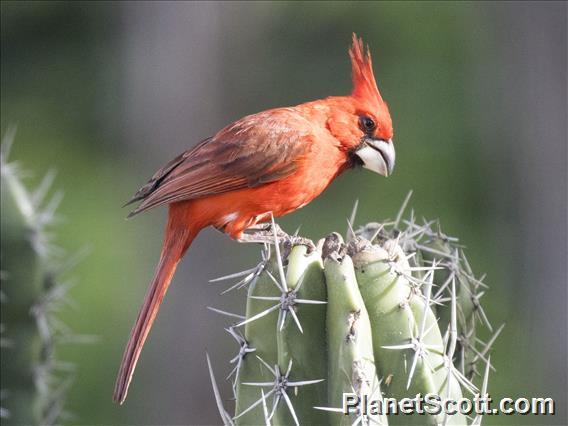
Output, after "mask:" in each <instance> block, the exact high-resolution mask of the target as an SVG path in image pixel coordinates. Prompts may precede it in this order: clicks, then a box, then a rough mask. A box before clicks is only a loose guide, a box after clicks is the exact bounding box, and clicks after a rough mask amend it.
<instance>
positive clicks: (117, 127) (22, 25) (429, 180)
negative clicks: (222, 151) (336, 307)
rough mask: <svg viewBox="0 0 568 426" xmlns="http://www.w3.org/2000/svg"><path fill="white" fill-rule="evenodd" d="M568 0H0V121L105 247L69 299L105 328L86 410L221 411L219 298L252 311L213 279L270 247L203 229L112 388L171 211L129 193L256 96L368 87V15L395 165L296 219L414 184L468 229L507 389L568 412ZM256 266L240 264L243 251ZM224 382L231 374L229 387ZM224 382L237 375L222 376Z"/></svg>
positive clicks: (420, 201)
mask: <svg viewBox="0 0 568 426" xmlns="http://www.w3.org/2000/svg"><path fill="white" fill-rule="evenodd" d="M566 9H567V7H566V3H564V2H559V3H546V2H535V3H530V2H522V3H513V2H507V3H466V2H459V3H449V2H440V3H437V2H418V3H413V2H404V3H397V2H390V3H356V2H353V3H351V2H350V3H342V2H333V3H326V2H315V3H296V2H294V3H292V2H290V3H288V2H283V3H238V2H230V3H214V2H202V3H200V2H195V3H182V2H155V3H153V2H124V3H114V2H108V3H107V2H93V3H88V2H11V1H2V3H1V91H2V96H1V104H0V106H1V110H2V114H1V131H2V134H3V133H4V132H5V131H6V129H7V128H8V127H9V126H10V125H14V124H16V125H17V128H18V130H17V136H16V141H15V144H14V146H13V149H12V154H11V158H12V159H13V160H18V161H20V162H21V163H22V164H23V165H24V166H25V167H26V168H27V169H28V170H31V171H33V172H34V173H33V175H32V176H30V177H29V178H28V179H27V183H28V185H30V186H33V185H34V184H36V183H37V182H38V181H39V180H40V178H41V177H42V175H43V174H44V173H45V172H46V171H47V170H49V169H55V170H57V172H58V177H57V179H56V187H58V188H62V189H63V190H64V192H65V198H64V200H63V202H62V205H61V208H60V214H61V217H62V218H63V221H62V223H60V224H59V225H58V226H57V228H56V229H57V233H58V243H59V245H60V246H62V247H63V248H65V249H66V250H67V251H68V252H69V253H73V252H76V251H78V250H80V249H82V248H84V247H88V248H90V250H91V251H90V255H89V256H88V257H87V258H86V259H85V260H84V261H83V262H81V263H80V264H79V265H78V266H77V267H76V268H75V269H74V271H73V273H72V276H73V277H75V278H76V280H77V281H78V284H77V285H76V286H75V287H74V288H73V290H72V292H71V294H72V297H73V299H74V300H75V301H76V304H77V307H76V308H69V309H67V310H66V311H64V312H63V313H62V314H61V317H62V319H63V320H64V321H65V322H66V323H67V324H69V325H70V326H71V327H72V328H73V329H74V330H75V331H76V332H77V333H80V334H89V335H97V336H99V341H98V343H95V344H90V345H68V346H64V347H60V348H59V355H60V358H62V359H64V360H66V361H71V362H74V363H75V364H76V365H77V369H76V373H75V379H74V384H73V386H72V388H71V390H70V393H69V397H68V404H67V409H68V411H69V412H71V413H72V415H73V418H72V420H71V421H70V423H73V424H217V423H219V418H218V415H217V413H216V408H215V404H214V398H213V395H212V392H211V388H210V384H209V379H208V375H207V371H206V363H205V351H206V350H207V351H209V353H210V354H211V356H212V359H213V362H214V364H215V368H216V370H217V376H218V378H220V377H222V376H223V373H224V372H228V371H229V367H228V366H227V360H228V359H229V358H231V357H232V354H233V352H234V351H235V350H236V347H235V346H234V345H233V343H232V342H231V341H230V338H229V337H228V336H227V335H226V333H225V332H224V331H223V329H222V327H223V325H225V324H226V320H225V319H223V318H219V317H218V316H216V315H215V314H212V313H211V312H209V311H207V310H206V306H208V305H212V306H217V307H223V308H226V309H228V310H233V311H239V310H242V306H243V303H242V302H243V300H242V299H243V297H241V295H238V294H231V295H230V296H224V297H223V298H221V297H220V296H218V293H219V291H220V289H221V288H220V287H219V285H210V284H208V283H207V280H208V279H210V278H214V277H216V276H219V275H224V274H226V273H230V272H234V271H236V270H241V269H244V268H246V267H249V266H252V265H253V264H254V263H255V262H256V259H257V256H258V249H257V248H256V247H252V246H242V245H238V244H237V243H235V242H233V241H230V240H229V239H228V238H226V237H225V236H223V235H221V234H219V233H217V232H214V231H211V230H207V231H205V232H203V233H202V234H201V235H200V236H199V238H198V239H197V240H196V242H195V243H194V245H193V246H192V248H191V249H190V251H189V254H188V256H186V258H185V259H184V261H183V262H182V263H181V265H180V267H179V269H178V273H177V275H176V277H175V279H174V283H173V285H172V288H171V289H170V291H169V294H168V296H167V297H166V299H165V303H164V306H163V307H162V310H161V313H160V315H159V318H158V320H157V322H156V325H155V326H154V329H153V332H152V333H151V335H150V338H149V340H148V342H147V344H146V347H145V350H144V352H143V355H142V358H141V362H140V363H139V365H138V370H137V373H136V375H135V378H134V381H133V385H132V387H131V391H130V394H129V399H128V401H127V403H126V404H125V405H124V406H123V407H118V406H116V405H114V404H113V403H112V402H111V395H112V389H113V382H114V378H115V374H116V371H117V368H118V364H119V362H120V359H121V355H122V350H123V345H124V344H125V342H126V339H127V337H128V333H129V331H130V328H131V326H132V323H133V321H134V319H135V316H136V313H137V311H138V308H139V305H140V303H141V301H142V297H143V294H144V292H145V290H146V285H147V284H148V282H149V279H150V277H151V274H152V271H153V268H154V264H155V262H156V261H157V257H158V254H159V250H160V244H161V235H162V227H163V224H164V219H165V209H157V210H155V211H152V212H150V213H148V214H145V215H143V216H140V217H137V218H136V219H135V220H130V221H125V220H124V217H125V216H126V214H127V210H122V209H120V206H121V205H122V204H123V202H124V201H126V200H127V199H129V197H130V196H131V195H132V194H133V192H134V191H135V190H136V189H137V188H138V187H139V186H140V185H141V184H143V183H144V182H145V181H146V180H147V178H148V177H149V176H150V175H152V174H153V172H154V171H155V170H156V169H157V168H158V167H160V166H161V165H163V164H164V163H165V162H167V161H168V160H170V159H171V158H172V157H173V156H175V155H177V154H178V153H180V152H181V151H183V150H185V149H187V148H188V147H190V146H191V145H193V144H195V143H197V142H198V141H200V140H201V139H203V138H205V137H207V136H209V135H211V134H212V133H214V132H215V131H216V130H218V129H220V128H221V127H222V126H224V125H225V124H227V123H229V122H231V121H232V120H234V119H237V118H239V117H241V116H243V115H245V114H249V113H253V112H256V111H259V110H262V109H267V108H271V107H276V106H283V105H290V104H296V103H301V102H304V101H307V100H312V99H316V98H322V97H325V96H328V95H341V94H346V93H348V92H349V91H350V76H349V72H350V66H349V62H348V57H347V54H346V53H347V48H348V46H349V43H350V37H351V33H352V32H353V31H355V32H357V34H359V35H360V36H362V37H363V38H364V39H365V41H366V42H368V43H369V44H370V46H371V51H372V53H373V57H374V65H375V74H376V76H377V80H378V84H379V87H380V89H381V92H382V95H383V97H384V98H385V99H386V100H387V102H388V103H389V106H390V109H391V114H392V117H393V121H394V126H395V145H396V149H397V168H396V170H395V174H394V175H393V176H392V177H390V178H389V179H387V180H385V179H383V178H381V177H378V176H376V175H374V174H371V173H369V172H365V171H356V172H351V173H348V174H346V175H344V176H342V177H340V178H339V179H338V181H337V182H335V183H334V185H332V187H331V188H329V189H328V190H327V191H326V192H325V193H324V194H323V195H322V196H321V197H319V198H318V199H317V200H315V201H314V202H312V203H311V204H310V205H309V206H306V207H305V208H304V209H302V210H301V211H299V212H297V213H294V214H292V215H290V216H287V217H285V218H283V219H281V221H280V223H281V225H282V226H283V227H284V228H285V229H287V230H289V231H293V230H294V229H295V228H296V227H297V226H299V225H302V233H304V234H305V235H307V236H309V237H312V238H318V237H321V236H323V235H325V234H327V233H329V232H331V231H333V230H339V231H343V230H344V229H345V227H346V217H347V216H348V215H349V213H350V211H351V207H352V205H353V202H354V201H355V199H357V198H358V199H359V200H360V209H359V216H358V220H357V224H362V223H364V222H366V221H369V220H378V219H385V218H388V217H393V215H394V214H395V213H396V211H397V208H398V206H399V205H400V203H401V202H402V200H403V199H404V196H405V195H406V193H407V192H408V191H409V190H410V189H413V190H414V196H413V198H412V201H411V205H412V206H413V207H414V209H415V210H416V212H417V213H418V214H419V216H425V217H427V218H440V220H441V222H442V224H443V226H444V230H445V231H446V232H447V233H449V234H450V235H455V236H459V237H460V239H461V241H462V242H463V243H464V244H465V245H466V246H467V247H468V249H467V254H468V255H469V257H470V259H471V262H472V266H473V268H474V270H475V271H476V272H477V274H478V275H481V274H482V273H483V272H486V273H487V275H488V278H487V282H488V283H489V284H490V286H491V290H490V291H489V293H488V294H487V295H486V296H485V297H484V301H485V304H486V306H487V311H488V315H489V316H490V318H491V319H492V321H493V323H494V324H500V323H503V322H505V323H506V324H507V325H506V328H505V330H504V332H503V334H502V335H501V337H500V338H499V339H498V341H497V343H496V345H495V350H494V353H493V356H492V361H493V363H494V365H495V366H496V368H497V370H498V371H497V372H496V373H495V374H493V375H492V376H491V379H490V393H491V395H492V396H493V398H494V399H496V398H501V397H503V396H511V397H517V396H524V397H533V396H542V397H549V396H550V397H553V398H555V399H556V402H557V409H558V413H557V415H556V416H552V417H551V416H549V417H542V416H540V417H535V416H532V417H527V416H496V417H488V418H486V419H485V420H484V422H485V423H486V424H514V425H521V424H527V425H528V424H537V423H538V424H558V425H561V424H567V422H568V420H567V417H566V401H567V393H566V387H567V365H566V363H567V354H566V336H567V332H566V329H567V328H566V327H567V317H566V313H567V276H566V259H567V253H566V193H567V192H566V191H567V188H566V144H567V143H566V140H567V139H566V113H567V111H566V48H567V43H566V35H567V34H566ZM239 268H240V269H239ZM227 390H228V387H226V388H225V391H227ZM225 395H228V392H225Z"/></svg>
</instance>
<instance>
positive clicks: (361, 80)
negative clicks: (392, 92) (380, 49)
mask: <svg viewBox="0 0 568 426" xmlns="http://www.w3.org/2000/svg"><path fill="white" fill-rule="evenodd" d="M349 57H350V58H351V74H352V77H353V91H352V92H351V96H353V97H354V98H358V99H362V100H367V101H370V100H372V101H376V102H377V103H378V104H383V103H384V102H383V98H382V97H381V94H380V93H379V89H378V87H377V83H376V82H375V76H374V75H373V63H372V61H371V53H370V52H369V46H367V49H366V51H365V49H364V46H363V40H362V39H360V38H358V37H357V35H356V34H355V33H353V45H352V46H351V48H350V49H349Z"/></svg>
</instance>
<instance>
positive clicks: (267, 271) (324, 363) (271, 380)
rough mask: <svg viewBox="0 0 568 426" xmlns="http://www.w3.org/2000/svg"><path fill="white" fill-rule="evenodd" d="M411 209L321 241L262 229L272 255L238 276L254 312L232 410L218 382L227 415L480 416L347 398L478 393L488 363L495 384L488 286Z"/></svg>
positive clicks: (250, 420)
mask: <svg viewBox="0 0 568 426" xmlns="http://www.w3.org/2000/svg"><path fill="white" fill-rule="evenodd" d="M405 204H406V202H405ZM403 209H404V207H403ZM403 209H401V212H400V213H399V215H398V217H397V219H396V221H394V222H388V223H385V224H378V223H371V224H368V225H365V226H364V227H361V228H360V229H358V230H357V231H356V232H353V231H352V232H350V233H349V238H350V241H348V242H347V243H344V242H343V240H342V238H341V236H340V235H339V234H335V233H334V234H331V235H330V236H328V237H327V238H326V239H325V240H320V241H319V242H318V244H317V247H314V245H313V243H311V241H309V240H306V239H304V238H299V237H295V236H287V235H286V234H284V235H282V234H283V233H282V231H279V230H277V227H276V225H274V224H273V228H272V230H273V232H274V239H275V240H276V235H278V236H279V237H278V239H277V242H275V243H273V244H272V245H270V244H267V238H266V237H265V236H264V237H262V238H260V237H259V239H258V241H259V242H260V241H262V242H264V243H265V249H264V250H265V252H264V253H265V254H264V260H263V262H261V264H260V265H259V266H258V267H257V268H256V269H255V272H253V273H250V271H246V273H248V276H247V277H245V279H244V280H242V281H241V282H239V283H238V285H239V286H244V285H247V284H248V286H249V287H248V296H247V307H246V316H245V317H243V319H242V320H241V321H240V322H238V323H235V324H233V326H231V327H230V328H229V330H230V332H231V334H233V335H235V334H236V333H238V332H237V331H236V330H239V329H242V328H244V336H241V335H240V334H239V335H238V338H237V340H238V341H239V344H240V345H241V350H240V352H239V355H238V356H237V358H235V359H234V360H233V362H235V360H236V359H238V365H239V368H238V371H237V372H236V374H235V375H234V377H233V378H234V388H235V389H236V391H235V397H236V407H235V415H234V416H233V417H231V416H230V415H228V414H227V412H226V411H225V409H224V408H222V401H221V400H220V397H219V396H218V391H217V388H216V384H215V383H213V385H214V388H215V389H216V397H217V403H218V405H219V406H220V407H221V408H220V412H221V415H222V417H223V421H224V423H225V424H239V425H256V424H276V425H284V424H306V425H318V424H322V425H323V424H334V425H335V424H337V425H347V424H362V425H368V424H383V425H387V424H393V425H395V424H420V425H423V424H432V425H438V424H444V425H445V424H448V425H450V424H452V425H466V424H473V423H472V421H471V420H469V419H468V418H467V417H466V416H464V415H461V414H456V415H451V416H450V415H446V414H444V413H430V412H428V409H429V408H430V407H426V410H425V413H423V414H422V415H388V416H387V415H384V413H383V412H382V411H381V412H379V411H372V409H371V411H369V410H365V408H364V407H362V406H361V405H357V406H356V407H354V408H352V409H351V410H349V412H348V413H345V412H344V407H343V406H342V405H343V394H345V393H347V394H352V395H355V397H358V398H359V401H364V400H365V399H366V400H367V401H372V400H375V402H376V401H379V402H380V403H384V402H385V401H384V400H383V397H388V398H395V399H397V400H400V399H402V398H414V397H416V395H417V394H421V395H422V396H424V395H426V394H433V395H437V396H439V397H440V398H442V399H443V398H451V399H453V400H458V399H460V398H462V396H466V395H468V394H475V393H478V392H479V390H478V388H477V386H476V385H475V384H474V383H473V381H474V379H478V376H479V375H478V374H477V369H476V368H475V367H476V365H477V364H478V363H480V362H483V363H484V364H485V366H486V368H485V372H486V374H485V377H484V379H483V385H482V387H481V389H483V390H486V389H487V372H488V371H489V367H490V364H489V360H488V358H487V357H486V355H487V353H488V351H489V348H490V345H491V343H492V342H493V341H494V339H495V337H496V334H497V333H496V334H495V335H494V337H493V338H492V339H491V340H490V342H488V344H481V345H482V346H483V347H479V348H475V347H473V346H471V345H473V344H478V345H480V344H479V343H478V342H479V339H476V338H475V328H476V326H479V324H478V323H480V322H481V324H483V325H486V326H488V327H490V324H489V323H488V321H486V317H485V315H484V314H483V313H482V309H481V307H480V306H481V305H480V303H479V298H480V296H481V295H482V294H483V293H482V292H479V291H478V289H479V287H481V286H483V287H484V286H485V285H484V284H483V283H482V282H481V280H477V279H475V278H474V277H473V273H472V272H471V268H470V267H469V264H468V263H467V261H466V260H465V258H464V257H463V253H462V252H461V251H458V250H456V248H457V247H456V246H455V245H456V242H455V240H454V239H451V238H449V237H444V239H443V240H442V242H443V244H442V246H440V239H435V238H433V236H434V235H442V234H441V232H440V231H439V230H437V231H434V230H433V229H432V224H433V223H434V222H425V223H424V225H421V226H418V225H417V224H416V223H415V221H414V215H413V214H411V217H410V219H409V220H404V221H403V220H402V210H403ZM444 244H446V245H449V247H448V246H446V245H444ZM271 250H272V252H273V253H272V256H270V255H269V254H267V253H269V252H270V251H271ZM456 253H459V255H458V254H456ZM454 255H455V257H454ZM449 259H451V261H450V260H449ZM231 277H234V275H233V276H231ZM233 287H235V286H233ZM438 317H440V319H438ZM498 331H500V329H499V330H498ZM211 376H212V377H213V372H212V371H211ZM384 407H385V406H384V405H383V406H382V407H381V408H383V409H384ZM367 408H368V407H367ZM480 421H481V420H480V417H477V418H476V419H474V422H475V424H479V422H480Z"/></svg>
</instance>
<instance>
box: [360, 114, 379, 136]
mask: <svg viewBox="0 0 568 426" xmlns="http://www.w3.org/2000/svg"><path fill="white" fill-rule="evenodd" d="M359 121H360V123H361V128H362V130H363V131H364V132H365V133H370V132H372V131H373V130H375V127H376V124H375V121H374V120H373V119H372V118H371V117H361V119H360V120H359Z"/></svg>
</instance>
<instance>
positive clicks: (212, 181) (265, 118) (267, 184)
mask: <svg viewBox="0 0 568 426" xmlns="http://www.w3.org/2000/svg"><path fill="white" fill-rule="evenodd" d="M349 56H350V57H351V66H352V78H353V91H352V92H351V94H350V95H349V96H334V97H328V98H326V99H322V100H317V101H313V102H307V103H304V104H301V105H298V106H294V107H287V108H276V109H271V110H268V111H264V112H259V113H257V114H253V115H249V116H246V117H244V118H241V119H240V120H237V121H235V122H234V123H232V124H229V125H228V126H227V127H225V128H223V129H221V130H220V131H219V132H218V133H217V134H215V135H214V136H212V137H210V138H208V139H205V140H204V141H203V142H201V143H200V144H198V145H197V146H195V147H194V148H191V149H189V150H187V151H185V152H184V153H183V154H181V155H180V156H178V157H177V158H175V159H173V160H172V161H170V162H169V163H168V164H166V165H165V166H164V167H162V168H161V169H160V170H158V171H157V172H156V174H155V175H154V176H152V178H151V179H150V180H149V181H148V183H147V184H146V185H144V186H143V187H142V188H141V189H140V190H139V191H138V192H137V193H136V194H135V195H134V197H133V198H132V200H131V201H130V202H129V203H128V204H130V203H131V202H135V201H140V200H141V201H142V203H141V204H140V205H139V206H138V207H137V208H136V209H135V210H134V211H133V212H132V213H131V214H130V216H132V215H135V214H138V213H141V212H144V211H146V210H148V209H150V208H152V207H156V206H160V205H162V204H168V205H169V211H168V222H167V225H166V231H165V237H164V243H163V248H162V252H161V256H160V261H159V263H158V265H157V267H156V271H155V273H154V278H153V279H152V283H151V284H150V288H149V289H148V292H147V294H146V297H145V299H144V303H143V305H142V308H141V310H140V313H139V314H138V318H137V319H136V323H135V324H134V328H133V329H132V332H131V334H130V339H129V340H128V344H127V345H126V349H125V351H124V355H123V358H122V363H121V365H120V371H119V373H118V377H117V381H116V386H115V389H114V397H113V399H114V400H115V401H116V402H118V403H120V404H122V403H123V402H124V400H125V399H126V394H127V392H128V386H129V384H130V381H131V379H132V375H133V373H134V368H135V367H136V363H137V361H138V358H139V356H140V352H141V351H142V346H143V345H144V342H145V340H146V337H147V336H148V332H149V331H150V328H151V327H152V323H153V322H154V319H155V318H156V314H157V313H158V309H159V307H160V303H161V302H162V299H163V298H164V295H165V294H166V290H167V289H168V286H169V284H170V281H171V280H172V276H173V274H174V272H175V269H176V266H177V264H178V262H179V261H180V259H181V258H182V256H183V255H184V253H185V251H186V250H187V248H188V247H189V246H190V245H191V242H192V241H193V239H194V238H195V237H196V236H197V234H198V233H199V232H200V231H201V230H202V229H203V228H206V227H208V226H214V227H215V228H217V229H219V230H222V231H223V232H225V233H226V234H228V235H229V236H230V237H231V238H233V239H239V238H240V237H242V235H243V231H244V230H245V229H247V228H249V227H251V226H252V225H255V224H256V223H259V222H266V221H267V220H270V217H271V215H274V217H278V216H282V215H285V214H287V213H291V212H293V211H295V210H297V209H299V208H300V207H303V206H305V205H306V204H308V203H309V202H310V201H312V200H313V199H314V198H315V197H317V196H318V195H319V194H321V193H322V191H323V190H324V189H325V188H327V186H328V185H329V184H330V183H331V182H332V181H333V180H334V179H335V178H336V177H337V176H338V175H340V174H341V173H342V172H343V171H345V170H347V169H350V168H353V167H355V166H363V167H365V168H367V169H370V170H372V171H374V172H377V173H379V174H381V175H383V176H388V175H389V174H390V173H391V172H392V170H393V167H394V160H395V151H394V147H393V143H392V136H393V129H392V121H391V117H390V114H389V110H388V108H387V105H386V103H385V102H384V101H383V99H382V97H381V95H380V93H379V90H378V88H377V84H376V82H375V77H374V75H373V67H372V64H371V55H370V53H369V50H368V48H367V51H366V52H364V50H363V41H362V40H361V39H358V38H357V36H356V35H355V34H353V45H352V47H351V48H350V50H349ZM130 216H129V217H130Z"/></svg>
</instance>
